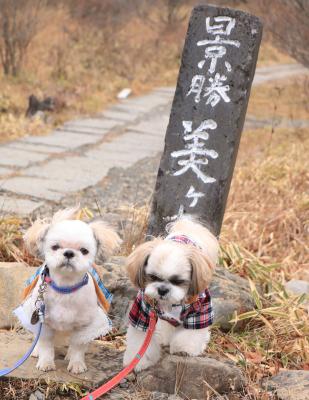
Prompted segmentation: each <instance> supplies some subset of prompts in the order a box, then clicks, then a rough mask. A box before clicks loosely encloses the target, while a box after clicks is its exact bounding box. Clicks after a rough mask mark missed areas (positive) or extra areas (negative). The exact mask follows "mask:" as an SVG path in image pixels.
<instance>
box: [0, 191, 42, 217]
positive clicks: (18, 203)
mask: <svg viewBox="0 0 309 400" xmlns="http://www.w3.org/2000/svg"><path fill="white" fill-rule="evenodd" d="M42 205H43V203H41V202H40V203H38V202H36V201H32V200H28V199H17V198H14V197H12V196H2V195H0V210H1V213H4V214H17V215H25V216H26V215H27V216H29V214H31V213H33V211H35V210H36V209H37V208H39V207H41V206H42Z"/></svg>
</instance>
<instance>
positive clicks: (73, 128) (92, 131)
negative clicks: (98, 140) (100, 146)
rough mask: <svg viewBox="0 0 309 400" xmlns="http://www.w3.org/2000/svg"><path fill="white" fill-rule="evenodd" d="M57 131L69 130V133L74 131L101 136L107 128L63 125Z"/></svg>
mask: <svg viewBox="0 0 309 400" xmlns="http://www.w3.org/2000/svg"><path fill="white" fill-rule="evenodd" d="M58 131H59V132H69V133H71V134H74V133H83V134H85V135H97V136H101V137H103V136H104V135H105V134H106V133H107V132H108V130H107V129H105V128H104V129H103V128H89V127H87V126H78V125H76V126H75V125H73V126H72V125H69V124H68V125H65V126H63V127H61V128H60V129H59V130H58Z"/></svg>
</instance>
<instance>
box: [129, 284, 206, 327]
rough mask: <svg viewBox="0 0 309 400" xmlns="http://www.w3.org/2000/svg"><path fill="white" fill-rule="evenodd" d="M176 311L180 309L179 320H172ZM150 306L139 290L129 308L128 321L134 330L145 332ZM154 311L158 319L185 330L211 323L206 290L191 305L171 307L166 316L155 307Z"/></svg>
mask: <svg viewBox="0 0 309 400" xmlns="http://www.w3.org/2000/svg"><path fill="white" fill-rule="evenodd" d="M173 309H174V311H175V310H177V309H180V314H179V319H178V318H174V317H172V316H171V314H172V313H173ZM150 310H151V305H150V304H149V303H148V302H147V300H146V299H145V294H144V292H143V291H142V290H140V291H139V292H138V294H137V296H136V299H135V301H134V303H133V305H132V307H131V310H130V314H129V320H130V323H131V325H133V326H134V328H136V329H139V330H142V331H144V332H146V331H147V329H148V326H149V321H150V317H149V312H150ZM155 311H156V312H157V315H158V317H159V318H161V319H163V320H165V321H167V322H169V323H170V324H171V325H173V326H175V327H177V326H180V325H182V326H183V327H184V328H185V329H203V328H207V327H208V326H210V325H211V324H212V323H213V318H214V315H213V310H212V305H211V298H210V294H209V291H208V290H207V289H206V290H205V291H204V292H203V293H200V294H199V295H198V298H197V300H195V301H194V302H193V303H191V304H183V305H177V304H176V305H172V310H171V313H168V314H166V313H165V312H164V311H162V310H160V309H159V308H158V307H155Z"/></svg>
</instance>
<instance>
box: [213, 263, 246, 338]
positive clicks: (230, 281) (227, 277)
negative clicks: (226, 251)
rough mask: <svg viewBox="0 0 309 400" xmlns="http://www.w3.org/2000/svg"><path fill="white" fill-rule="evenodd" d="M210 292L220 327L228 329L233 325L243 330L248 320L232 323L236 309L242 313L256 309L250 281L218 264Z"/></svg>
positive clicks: (216, 321) (224, 329) (216, 319)
mask: <svg viewBox="0 0 309 400" xmlns="http://www.w3.org/2000/svg"><path fill="white" fill-rule="evenodd" d="M210 293H211V296H212V302H213V307H214V314H215V323H216V324H218V326H219V327H220V329H222V330H223V331H228V330H230V329H231V328H232V327H233V328H234V329H236V330H241V329H243V327H244V326H245V325H246V323H247V321H246V320H244V321H239V322H237V325H235V326H234V325H233V324H231V323H230V322H229V321H230V320H231V318H232V316H233V314H234V313H235V311H237V314H241V313H244V312H247V311H250V310H252V309H254V302H253V300H252V296H251V293H250V287H249V284H248V281H247V280H246V279H244V278H242V277H240V276H238V275H236V274H232V273H231V272H229V271H228V270H227V269H226V268H223V267H221V266H217V268H216V271H215V274H214V278H213V281H212V283H211V285H210Z"/></svg>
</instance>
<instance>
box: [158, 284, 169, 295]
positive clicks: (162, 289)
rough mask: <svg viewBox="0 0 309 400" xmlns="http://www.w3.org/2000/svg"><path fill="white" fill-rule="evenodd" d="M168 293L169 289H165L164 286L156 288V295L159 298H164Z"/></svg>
mask: <svg viewBox="0 0 309 400" xmlns="http://www.w3.org/2000/svg"><path fill="white" fill-rule="evenodd" d="M168 292H169V289H167V288H166V287H165V286H160V287H158V293H159V295H160V296H165V295H166V294H167V293H168Z"/></svg>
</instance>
